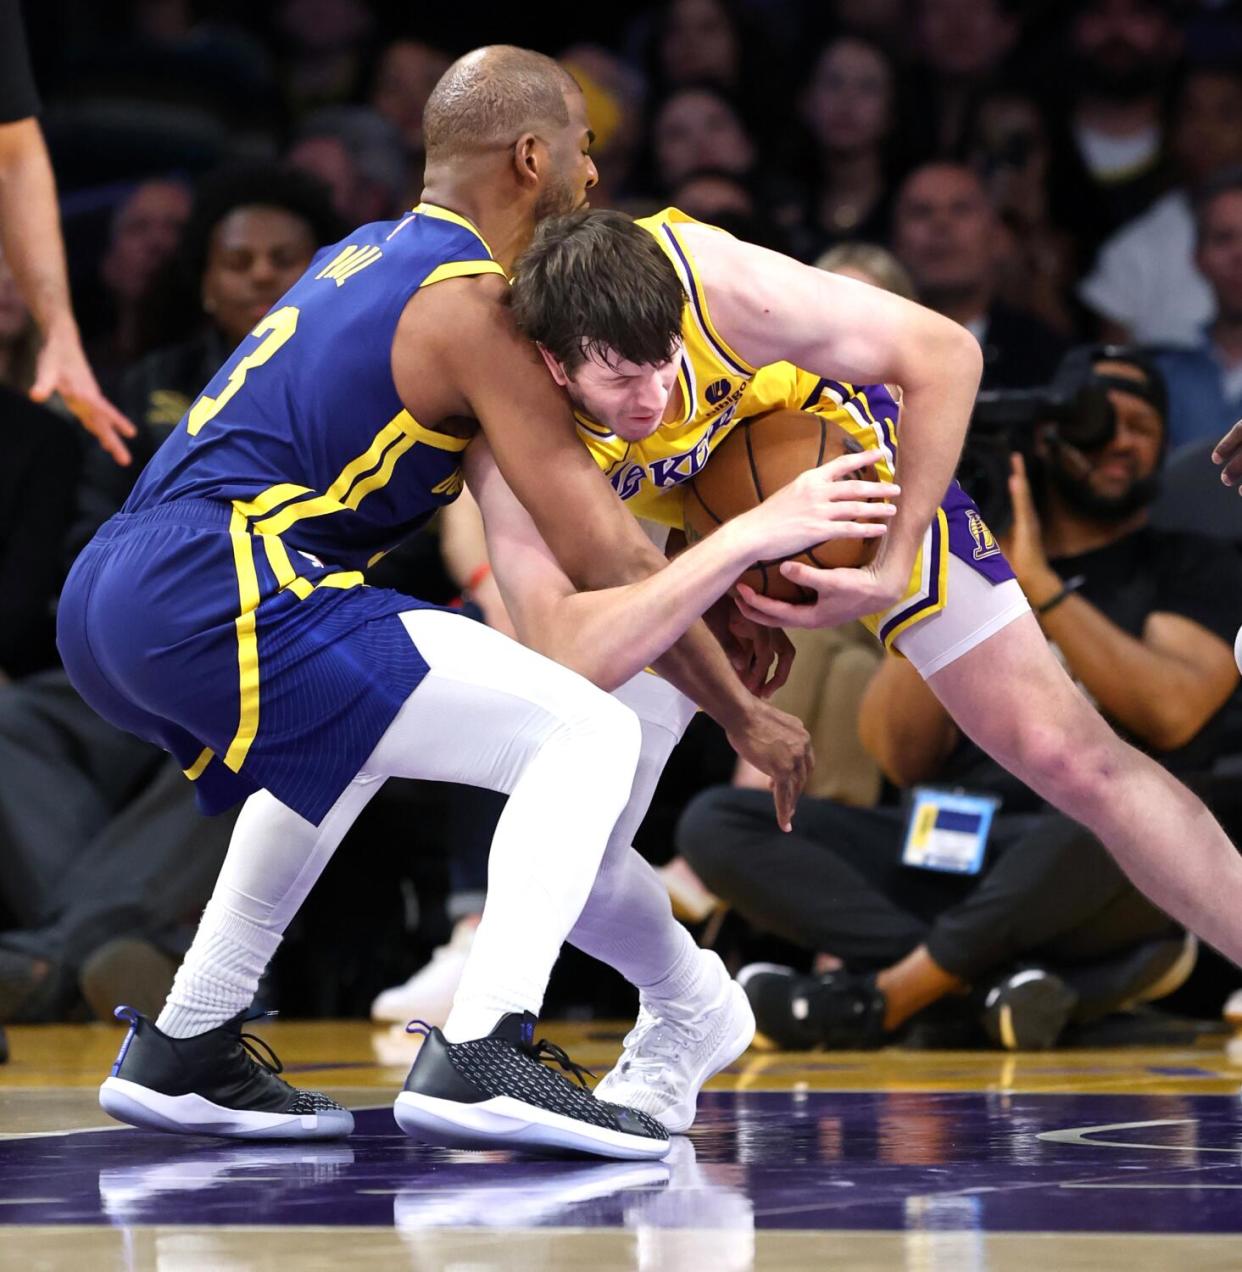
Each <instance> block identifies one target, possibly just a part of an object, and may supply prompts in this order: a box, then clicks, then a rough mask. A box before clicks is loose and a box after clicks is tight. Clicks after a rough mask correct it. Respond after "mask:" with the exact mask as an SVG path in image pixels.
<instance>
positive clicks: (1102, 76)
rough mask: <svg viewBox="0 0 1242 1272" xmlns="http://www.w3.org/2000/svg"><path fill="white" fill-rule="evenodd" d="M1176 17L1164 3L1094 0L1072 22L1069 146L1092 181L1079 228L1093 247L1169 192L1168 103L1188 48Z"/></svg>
mask: <svg viewBox="0 0 1242 1272" xmlns="http://www.w3.org/2000/svg"><path fill="white" fill-rule="evenodd" d="M1173 10H1174V6H1173V4H1171V3H1166V2H1165V0H1087V3H1085V4H1082V5H1079V6H1078V7H1077V12H1076V13H1075V15H1074V17H1073V20H1072V23H1071V26H1070V56H1069V73H1070V77H1071V80H1072V85H1073V104H1072V106H1071V109H1070V114H1069V135H1068V137H1066V138H1065V141H1066V144H1068V145H1072V146H1073V148H1074V149H1075V150H1076V151H1077V153H1078V155H1079V157H1080V159H1081V160H1082V163H1083V165H1084V167H1085V169H1086V171H1087V173H1088V175H1089V178H1090V182H1091V195H1092V198H1091V200H1090V202H1089V203H1087V204H1086V205H1085V206H1084V208H1083V209H1082V211H1081V213H1080V221H1079V223H1078V225H1076V227H1075V228H1081V229H1083V230H1085V231H1086V232H1087V234H1088V236H1089V237H1090V238H1091V239H1092V240H1093V243H1094V241H1098V238H1099V237H1100V236H1101V235H1102V234H1104V233H1108V232H1110V231H1112V230H1115V229H1116V228H1117V227H1118V226H1119V225H1121V224H1122V223H1123V222H1125V221H1128V220H1130V219H1131V218H1132V217H1135V216H1137V215H1138V214H1139V213H1140V212H1142V211H1143V210H1144V209H1145V208H1146V207H1147V206H1148V205H1149V204H1150V203H1151V202H1152V200H1153V199H1155V198H1156V196H1157V195H1158V194H1159V193H1160V192H1161V191H1162V190H1163V189H1164V187H1165V186H1166V185H1167V184H1168V177H1169V174H1168V171H1167V165H1166V162H1165V136H1164V122H1165V105H1166V102H1165V95H1166V92H1167V89H1168V86H1169V82H1170V80H1171V77H1172V74H1173V71H1174V69H1175V67H1176V65H1177V60H1178V57H1179V55H1180V53H1181V47H1182V42H1181V32H1180V30H1179V28H1178V26H1177V24H1176V21H1175V19H1174V13H1173Z"/></svg>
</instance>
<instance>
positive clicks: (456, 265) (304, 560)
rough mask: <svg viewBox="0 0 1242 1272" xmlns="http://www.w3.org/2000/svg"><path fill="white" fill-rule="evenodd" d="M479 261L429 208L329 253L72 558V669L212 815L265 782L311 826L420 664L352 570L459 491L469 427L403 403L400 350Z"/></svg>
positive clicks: (419, 674) (63, 632)
mask: <svg viewBox="0 0 1242 1272" xmlns="http://www.w3.org/2000/svg"><path fill="white" fill-rule="evenodd" d="M483 273H496V274H501V275H502V276H503V273H504V271H503V270H502V269H501V267H500V266H499V265H498V264H497V263H496V262H495V261H494V260H493V259H492V256H491V253H490V251H489V250H488V247H487V244H486V243H485V242H484V241H483V240H482V238H481V237H480V235H479V234H478V232H477V231H476V230H475V229H474V227H473V226H471V225H470V223H469V222H468V221H465V220H464V219H463V218H462V217H460V216H458V215H456V214H455V213H453V212H448V211H445V210H444V209H441V208H436V207H430V206H425V205H420V206H419V207H417V208H415V209H414V211H413V212H412V213H410V215H408V216H406V217H404V218H403V219H401V220H400V221H397V222H391V221H390V222H386V223H381V224H375V225H367V226H363V227H362V228H360V229H358V230H356V231H355V232H354V233H353V234H351V235H350V236H349V237H348V238H347V239H346V240H344V241H343V242H341V243H338V244H337V245H336V246H334V247H330V248H328V249H326V250H325V251H324V252H321V253H320V254H319V255H318V256H316V258H315V260H314V261H313V262H312V264H311V267H310V268H309V269H308V270H307V272H306V273H305V274H304V275H303V276H302V278H301V279H299V280H298V282H297V283H296V284H295V285H294V286H293V287H292V288H291V289H290V290H289V291H288V292H287V293H286V294H285V295H284V296H283V297H282V298H281V300H280V302H279V304H278V305H276V306H275V307H274V308H273V309H272V311H271V312H270V313H269V314H267V316H266V317H264V319H263V320H262V321H261V322H260V323H259V324H258V325H257V326H256V327H255V329H254V330H253V331H252V332H251V333H250V335H249V336H248V337H247V338H246V339H245V340H244V341H243V342H242V344H241V346H240V347H239V348H238V349H237V350H236V351H235V352H234V353H233V355H232V357H231V358H229V360H228V361H227V362H226V363H225V364H224V366H223V367H222V368H221V369H220V371H219V373H218V374H217V375H216V376H215V377H214V378H213V379H212V380H211V382H210V383H209V384H208V385H207V387H206V389H205V390H204V391H203V392H202V393H201V394H200V395H199V396H198V398H197V399H195V401H194V402H193V403H192V404H191V406H190V408H189V410H188V411H187V412H186V413H185V415H184V416H183V418H182V419H181V422H180V423H179V424H178V425H177V427H176V429H174V431H173V433H172V434H171V435H170V437H169V438H168V440H167V441H166V442H165V443H164V445H163V446H162V447H161V448H160V450H159V451H158V452H157V453H156V455H155V457H154V458H153V459H152V460H151V462H150V463H149V464H148V466H147V468H146V469H145V471H144V472H143V474H142V476H141V477H140V478H139V481H138V483H137V485H136V486H135V487H134V490H133V492H132V494H131V495H130V498H129V500H128V501H127V503H126V505H125V507H124V509H123V510H122V511H121V512H120V513H118V514H117V515H116V516H114V517H112V518H111V520H110V521H108V522H107V523H105V524H104V525H103V526H102V527H101V528H100V530H99V532H98V533H97V534H96V536H95V538H94V539H93V540H92V541H91V543H90V544H88V545H87V547H86V549H85V550H84V551H83V552H82V554H81V555H80V556H79V557H78V559H77V561H76V562H75V563H74V566H73V569H72V570H71V571H70V573H69V577H68V580H67V581H66V584H65V587H64V590H63V592H62V595H61V605H60V609H59V612H58V643H59V646H60V650H61V656H62V658H63V660H64V665H65V669H66V671H67V672H68V673H69V676H70V678H71V679H72V681H73V683H74V685H75V686H76V687H77V689H78V691H79V692H80V693H81V694H82V696H83V698H85V700H86V701H87V702H88V703H89V704H90V705H91V706H92V707H93V708H94V709H95V710H96V711H97V712H99V714H100V715H102V716H104V717H105V718H106V719H108V720H110V721H112V723H114V724H116V725H117V726H118V727H120V728H124V729H128V730H129V731H130V732H132V733H136V734H138V735H139V736H140V737H144V738H146V739H148V740H149V741H151V742H154V743H157V744H158V745H160V746H162V747H164V748H165V749H166V750H167V751H169V752H171V753H172V754H173V755H174V756H175V757H176V758H177V760H178V762H179V763H180V765H181V767H182V768H183V769H184V770H185V774H186V776H187V777H188V778H189V779H190V780H191V781H192V782H194V783H195V789H196V792H197V795H198V799H199V803H200V805H201V806H202V807H203V809H204V810H205V811H207V812H215V811H218V810H220V809H222V808H225V807H227V806H228V805H229V804H231V803H234V802H236V800H238V799H241V798H244V797H245V796H247V795H249V794H251V793H252V792H254V791H256V790H258V789H260V788H263V789H266V790H268V791H270V792H271V793H272V794H273V795H275V796H276V798H278V799H280V800H282V801H283V802H284V803H285V804H287V805H288V806H289V807H290V808H292V809H294V810H295V811H296V812H298V813H299V814H301V815H302V816H303V817H305V818H306V819H307V820H308V821H311V822H313V823H318V822H319V821H320V820H321V819H322V818H323V817H324V816H325V814H326V813H327V812H328V810H329V809H330V808H331V807H332V805H333V804H334V802H335V801H336V800H337V799H338V798H339V796H340V794H341V792H342V791H343V790H344V789H345V788H346V786H348V784H349V783H350V782H351V781H352V780H353V778H354V777H355V775H356V774H357V773H358V772H359V770H360V769H361V767H362V765H363V763H364V762H365V760H366V758H367V757H368V756H369V755H370V754H371V753H372V751H373V750H374V748H375V745H376V743H377V742H378V740H379V739H380V737H382V736H383V733H384V731H385V729H387V728H388V726H389V725H390V724H391V722H392V720H393V719H394V718H395V716H396V714H397V712H398V711H399V710H400V709H401V707H402V705H403V704H404V703H405V702H406V701H407V700H408V699H409V696H410V694H411V693H412V692H413V691H414V690H415V689H416V688H417V686H418V685H419V684H420V683H421V681H422V679H423V677H424V676H426V674H427V671H428V667H427V663H426V660H425V659H424V658H423V657H422V654H421V653H420V651H419V650H418V648H417V646H416V645H415V643H414V642H413V641H412V639H411V637H410V634H409V632H408V631H407V630H406V628H405V626H404V624H403V621H402V616H403V615H404V614H406V613H407V612H408V611H411V610H415V609H418V608H419V607H420V606H422V605H423V603H422V602H420V601H417V600H415V599H414V598H412V597H408V596H405V595H403V594H401V593H399V592H395V591H391V590H388V589H385V588H373V587H368V586H366V585H365V584H364V582H363V576H362V573H361V571H362V569H363V568H364V567H365V566H366V565H367V564H368V563H370V562H372V561H374V560H376V559H377V558H378V557H379V556H380V555H382V554H383V552H384V551H385V550H386V549H388V548H390V547H392V546H394V545H395V544H396V543H397V542H399V541H400V540H401V539H402V538H403V537H405V536H406V535H407V534H409V533H410V532H411V531H412V530H415V529H417V528H418V527H419V526H420V525H422V524H423V522H424V521H426V520H427V518H428V517H429V516H430V515H431V514H432V513H433V512H434V511H435V510H436V509H437V508H439V507H440V506H441V505H443V504H445V503H447V502H449V501H450V500H452V499H453V498H454V497H455V496H456V495H457V493H458V492H459V491H460V489H461V482H462V479H461V467H460V459H461V452H462V451H463V450H464V449H465V447H466V444H467V443H466V440H465V439H458V438H452V437H446V436H443V435H441V434H439V433H435V432H431V431H429V430H428V429H426V428H424V427H423V426H422V425H421V424H420V423H419V422H418V421H417V420H415V419H413V418H412V417H411V416H410V414H409V413H408V412H407V411H406V410H405V408H404V407H403V406H402V403H401V401H400V399H399V398H398V396H397V392H396V388H395V386H394V384H393V378H392V367H391V350H392V343H393V339H394V336H395V333H396V329H397V323H398V321H399V319H400V317H401V314H402V311H403V310H404V308H405V306H406V304H407V303H408V301H409V299H410V297H411V296H412V295H414V293H415V292H417V291H418V289H419V288H421V287H427V286H431V285H433V284H435V283H437V282H439V281H442V280H445V279H450V278H460V277H463V276H467V275H472V274H483ZM412 338H414V339H416V338H417V331H416V330H415V331H414V333H413V335H412ZM136 615H141V621H140V622H135V616H136ZM461 621H462V622H465V621H466V620H465V619H462V620H461Z"/></svg>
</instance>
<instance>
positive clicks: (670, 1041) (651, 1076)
mask: <svg viewBox="0 0 1242 1272" xmlns="http://www.w3.org/2000/svg"><path fill="white" fill-rule="evenodd" d="M644 1017H645V1019H644ZM704 1036H705V1034H704V1031H703V1030H702V1029H695V1028H694V1027H693V1026H692V1025H691V1023H690V1022H689V1021H685V1020H678V1019H677V1018H676V1017H675V1016H659V1015H657V1014H656V1013H655V1012H653V1011H651V1010H650V1009H649V1008H647V1007H643V1008H642V1010H641V1011H640V1013H639V1018H638V1021H637V1023H636V1024H635V1026H634V1028H633V1029H631V1030H630V1032H629V1033H628V1034H627V1035H626V1037H625V1041H624V1042H623V1043H622V1047H623V1048H624V1056H623V1060H622V1072H623V1073H626V1074H629V1073H631V1072H635V1073H637V1074H638V1075H640V1076H642V1077H643V1078H644V1080H645V1081H648V1082H652V1081H655V1080H657V1079H658V1078H661V1077H664V1078H667V1077H668V1073H669V1070H668V1062H669V1061H673V1062H674V1063H675V1062H676V1061H677V1060H678V1059H680V1057H681V1053H682V1052H683V1051H684V1050H686V1049H687V1048H688V1047H691V1046H694V1045H695V1044H697V1043H699V1042H701V1041H702V1040H703V1038H704ZM631 1052H632V1053H633V1054H630V1053H631Z"/></svg>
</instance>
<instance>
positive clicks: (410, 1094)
mask: <svg viewBox="0 0 1242 1272" xmlns="http://www.w3.org/2000/svg"><path fill="white" fill-rule="evenodd" d="M407 1028H408V1030H409V1032H410V1033H422V1034H423V1035H424V1039H423V1045H422V1047H421V1048H420V1049H419V1053H418V1057H417V1059H416V1060H415V1061H414V1067H413V1068H412V1069H411V1070H410V1076H409V1077H408V1078H406V1080H405V1089H404V1090H403V1091H402V1092H401V1094H400V1095H398V1096H397V1100H396V1104H395V1105H394V1106H393V1112H394V1114H395V1116H396V1119H397V1125H398V1126H400V1127H401V1129H402V1130H403V1131H404V1132H405V1133H406V1134H407V1135H411V1136H413V1137H414V1138H415V1139H420V1140H424V1141H425V1142H427V1143H429V1144H448V1145H451V1146H453V1147H456V1148H481V1149H497V1148H516V1149H521V1150H522V1151H525V1152H549V1151H552V1152H555V1151H557V1150H561V1151H567V1152H575V1153H590V1154H592V1155H593V1156H596V1157H617V1158H622V1159H627V1160H641V1159H643V1158H659V1157H663V1156H664V1155H665V1154H666V1153H667V1152H668V1150H669V1138H668V1131H666V1130H665V1129H664V1127H663V1126H662V1125H661V1124H660V1123H659V1122H657V1121H656V1120H655V1118H653V1117H649V1116H648V1115H647V1114H646V1113H641V1112H639V1111H638V1109H630V1108H622V1107H621V1106H620V1105H617V1104H605V1103H604V1102H603V1101H602V1100H597V1099H596V1098H595V1096H594V1095H592V1094H591V1091H590V1089H589V1088H588V1087H587V1085H586V1081H585V1077H584V1075H585V1074H586V1073H587V1071H586V1070H585V1069H583V1068H581V1066H579V1065H576V1064H574V1062H573V1061H572V1060H570V1058H569V1057H568V1056H567V1055H566V1054H565V1052H564V1051H562V1050H561V1048H560V1047H557V1046H554V1045H553V1044H552V1043H550V1042H548V1041H547V1040H546V1039H543V1040H541V1041H539V1042H535V1041H534V1037H535V1017H534V1016H533V1015H531V1013H530V1012H522V1013H520V1014H519V1013H517V1012H511V1013H509V1015H507V1016H502V1017H501V1019H500V1022H499V1023H498V1024H497V1025H496V1027H495V1029H493V1030H492V1032H491V1033H490V1034H488V1035H487V1037H486V1038H475V1039H472V1040H471V1041H469V1042H449V1041H448V1039H446V1038H445V1036H444V1035H443V1034H442V1033H441V1032H440V1030H439V1029H434V1028H430V1027H428V1026H426V1025H423V1024H422V1022H421V1021H415V1022H414V1023H413V1024H411V1025H409V1026H408V1027H407ZM544 1060H552V1061H554V1062H555V1063H556V1064H558V1065H560V1067H561V1068H562V1069H565V1070H566V1071H568V1072H570V1073H572V1074H573V1075H574V1077H575V1078H577V1080H578V1081H577V1084H575V1083H573V1082H571V1081H570V1080H569V1079H568V1078H567V1077H566V1076H565V1075H564V1074H563V1073H557V1072H556V1071H555V1070H554V1069H551V1068H549V1067H548V1066H547V1065H546V1064H544V1063H542V1062H543V1061H544Z"/></svg>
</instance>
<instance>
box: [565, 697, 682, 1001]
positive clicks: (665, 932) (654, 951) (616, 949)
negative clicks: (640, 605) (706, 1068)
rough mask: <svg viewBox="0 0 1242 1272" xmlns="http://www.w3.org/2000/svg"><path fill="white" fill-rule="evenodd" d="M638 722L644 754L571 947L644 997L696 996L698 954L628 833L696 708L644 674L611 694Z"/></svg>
mask: <svg viewBox="0 0 1242 1272" xmlns="http://www.w3.org/2000/svg"><path fill="white" fill-rule="evenodd" d="M613 696H614V697H616V698H619V699H620V700H621V701H622V702H624V703H625V705H626V706H628V707H629V708H630V709H631V710H632V711H633V712H634V713H635V715H637V716H638V719H639V722H640V723H641V725H642V730H643V742H642V752H641V754H640V755H639V757H638V772H637V773H636V774H635V776H634V789H633V790H632V791H631V793H630V799H629V803H627V804H626V806H625V811H624V812H623V813H622V814H621V816H620V818H619V819H618V821H617V824H616V826H615V827H614V828H613V831H612V834H611V836H610V837H609V839H608V849H607V851H606V852H605V853H604V859H603V861H602V862H601V863H600V867H599V872H598V874H597V875H596V877H595V885H594V887H593V888H592V889H591V895H590V896H589V897H588V898H587V903H586V905H585V906H584V907H583V909H582V914H581V915H580V916H579V918H578V922H577V924H576V925H575V926H574V930H573V931H572V932H571V933H570V934H569V941H570V944H571V945H576V946H577V947H578V948H579V949H580V950H582V951H584V952H585V953H587V954H590V955H592V957H594V958H598V959H599V960H600V961H601V962H603V963H607V964H608V965H609V966H610V967H614V968H616V970H617V971H618V972H620V973H621V975H622V976H624V977H625V979H626V980H628V981H629V982H630V984H631V985H636V986H637V987H638V988H639V990H641V991H642V992H643V995H644V997H654V998H661V999H671V1000H674V1001H676V1000H682V1001H685V1000H691V1001H693V1000H694V999H696V998H697V997H699V993H698V991H699V989H700V985H699V977H700V974H701V971H702V968H703V963H702V960H701V959H700V958H699V957H698V955H699V948H698V946H697V945H696V944H695V943H694V940H693V939H692V938H691V936H690V934H689V932H687V931H686V929H685V928H684V927H682V925H681V924H680V923H678V922H677V920H676V919H675V918H673V910H672V906H671V905H670V904H669V899H668V893H667V891H666V890H665V888H664V885H663V884H662V883H661V882H660V879H659V877H658V876H657V874H656V873H655V871H654V870H653V869H652V868H651V865H650V864H649V863H648V862H647V861H646V860H645V859H644V858H643V857H642V855H641V854H640V853H638V852H636V851H635V850H634V848H633V847H632V846H631V842H632V840H633V837H634V832H635V831H636V830H637V829H638V827H639V824H640V823H641V822H642V820H643V818H644V817H645V816H646V815H647V809H648V807H649V806H650V804H651V797H652V794H653V793H654V792H655V788H656V783H657V782H658V781H659V779H660V774H661V773H662V772H663V771H664V766H665V764H667V763H668V757H669V754H670V753H671V752H672V750H673V747H674V746H676V744H677V743H678V742H679V741H680V740H681V736H682V734H684V733H685V731H686V729H687V727H688V726H689V724H690V721H691V720H692V719H693V718H694V714H695V710H696V708H695V705H694V703H693V702H691V700H690V699H689V698H687V697H686V696H685V695H684V694H683V693H681V692H680V691H679V690H677V689H675V688H673V686H672V685H670V684H669V683H668V682H667V681H665V680H661V679H660V678H659V677H658V676H651V675H647V674H645V673H643V674H640V675H637V676H635V677H634V678H633V679H632V680H629V681H627V682H626V683H625V684H623V685H622V686H621V687H620V688H619V689H618V690H617V691H616V692H615V694H614V695H613Z"/></svg>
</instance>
